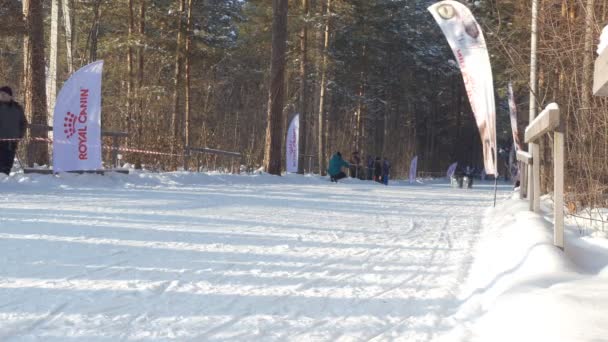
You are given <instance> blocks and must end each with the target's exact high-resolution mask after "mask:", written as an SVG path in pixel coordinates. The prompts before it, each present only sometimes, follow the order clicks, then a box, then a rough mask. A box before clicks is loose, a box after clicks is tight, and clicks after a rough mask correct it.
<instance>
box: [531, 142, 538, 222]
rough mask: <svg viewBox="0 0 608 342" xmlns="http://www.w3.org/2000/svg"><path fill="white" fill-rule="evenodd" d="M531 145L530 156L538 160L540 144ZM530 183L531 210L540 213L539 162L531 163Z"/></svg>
mask: <svg viewBox="0 0 608 342" xmlns="http://www.w3.org/2000/svg"><path fill="white" fill-rule="evenodd" d="M530 146H531V147H532V157H533V158H535V159H539V160H540V145H539V144H530ZM531 180H532V184H533V187H534V196H532V197H531V198H530V200H532V210H533V211H534V212H535V213H540V163H538V162H537V163H534V164H532V177H531Z"/></svg>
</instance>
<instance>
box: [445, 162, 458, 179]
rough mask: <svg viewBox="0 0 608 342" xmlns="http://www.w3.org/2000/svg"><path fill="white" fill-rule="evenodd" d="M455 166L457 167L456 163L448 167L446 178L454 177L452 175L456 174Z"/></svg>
mask: <svg viewBox="0 0 608 342" xmlns="http://www.w3.org/2000/svg"><path fill="white" fill-rule="evenodd" d="M457 166H458V162H456V163H452V165H450V166H449V167H448V171H447V172H446V176H448V178H452V176H453V175H454V173H456V167H457Z"/></svg>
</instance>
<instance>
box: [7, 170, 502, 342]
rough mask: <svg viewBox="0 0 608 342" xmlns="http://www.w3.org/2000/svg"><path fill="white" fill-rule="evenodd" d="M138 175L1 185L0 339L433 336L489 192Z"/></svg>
mask: <svg viewBox="0 0 608 342" xmlns="http://www.w3.org/2000/svg"><path fill="white" fill-rule="evenodd" d="M22 177H23V176H22ZM81 177H93V176H81ZM129 177H134V176H128V177H125V178H120V177H118V178H117V179H118V180H115V179H111V180H109V181H103V182H101V185H98V186H91V187H87V188H79V187H78V186H76V185H74V184H73V183H77V181H78V179H91V178H78V176H74V177H73V178H70V179H68V180H66V181H65V182H66V184H64V183H62V181H53V182H50V184H51V185H49V186H41V187H40V188H39V189H37V188H36V186H35V184H29V185H28V184H27V182H26V184H25V185H23V187H24V188H23V189H22V188H20V185H19V184H11V185H10V186H8V185H6V183H5V184H2V183H0V190H1V192H0V193H1V195H0V204H1V205H0V271H1V274H0V275H1V278H0V340H3V341H4V340H7V341H22V340H26V341H30V340H44V341H73V340H86V341H119V340H145V341H163V340H171V339H175V340H180V341H188V340H192V341H400V340H402V341H430V340H433V338H434V337H435V336H436V335H437V334H438V333H442V332H445V331H446V330H447V329H450V328H451V327H450V326H449V324H447V323H446V322H445V318H446V317H448V316H449V315H451V314H453V313H454V312H455V311H456V310H457V309H458V306H459V305H460V304H461V303H459V302H458V300H457V295H458V292H459V289H460V286H461V284H462V283H463V281H464V280H465V279H466V276H467V272H468V270H469V267H470V265H471V262H472V260H471V258H472V257H471V250H472V247H473V246H474V245H475V242H476V240H477V239H478V237H479V235H480V233H481V229H482V227H481V221H482V217H483V214H484V209H485V208H487V207H488V206H491V204H492V196H493V192H492V191H491V186H490V185H489V184H482V185H479V186H477V188H476V189H473V190H462V189H451V188H449V187H448V185H447V184H443V183H431V184H427V185H422V186H406V185H402V184H399V185H397V186H389V187H384V186H381V185H378V184H372V183H371V182H370V183H367V182H359V181H350V180H349V181H346V182H344V183H340V184H330V183H329V182H325V181H321V180H319V179H318V178H306V179H304V177H301V179H300V178H296V177H287V179H284V180H281V181H280V182H276V183H273V182H272V181H268V179H271V180H272V179H273V178H272V177H267V178H265V179H266V181H263V182H259V181H258V179H257V178H254V177H251V178H247V177H240V178H238V177H230V176H228V177H219V176H215V177H208V176H207V177H201V178H200V179H201V181H200V183H197V181H196V180H197V178H195V177H194V178H193V177H185V176H184V179H181V178H180V177H179V176H174V177H171V176H166V177H164V176H158V177H159V181H158V182H157V183H155V182H152V181H150V182H130V181H129V180H130V179H131V178H129ZM148 177H149V178H151V177H153V176H148ZM37 179H38V182H44V181H43V180H41V179H42V178H37ZM70 181H71V182H70ZM231 181H232V182H233V183H231ZM3 187H4V188H6V189H3ZM506 189H507V188H506V187H505V188H502V190H506Z"/></svg>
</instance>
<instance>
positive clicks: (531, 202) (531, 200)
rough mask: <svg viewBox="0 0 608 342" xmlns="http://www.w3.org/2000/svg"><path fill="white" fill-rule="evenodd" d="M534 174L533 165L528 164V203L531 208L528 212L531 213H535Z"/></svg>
mask: <svg viewBox="0 0 608 342" xmlns="http://www.w3.org/2000/svg"><path fill="white" fill-rule="evenodd" d="M528 148H532V146H528ZM533 174H534V170H533V167H532V164H528V179H527V182H528V203H529V207H528V210H530V211H534V183H533V179H534V177H533V176H532V175H533Z"/></svg>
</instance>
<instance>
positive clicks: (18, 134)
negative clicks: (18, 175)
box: [0, 87, 27, 175]
mask: <svg viewBox="0 0 608 342" xmlns="http://www.w3.org/2000/svg"><path fill="white" fill-rule="evenodd" d="M26 127H27V120H26V119H25V114H24V113H23V108H22V107H21V105H19V104H18V103H17V102H15V100H14V99H13V90H12V89H11V88H9V87H1V88H0V172H1V173H4V174H6V175H9V174H10V173H11V169H12V168H13V163H14V162H15V154H16V153H17V147H18V140H19V139H22V138H23V136H24V135H25V129H26Z"/></svg>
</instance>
